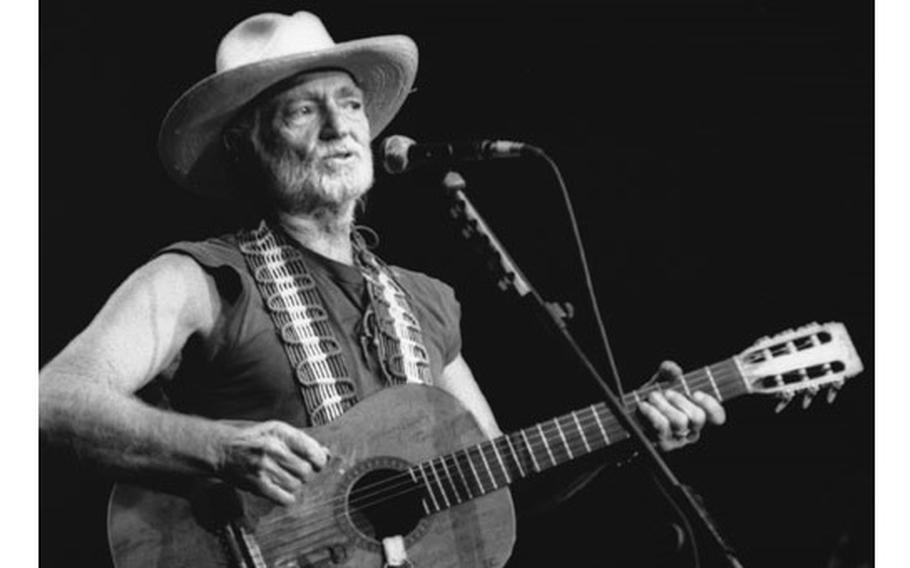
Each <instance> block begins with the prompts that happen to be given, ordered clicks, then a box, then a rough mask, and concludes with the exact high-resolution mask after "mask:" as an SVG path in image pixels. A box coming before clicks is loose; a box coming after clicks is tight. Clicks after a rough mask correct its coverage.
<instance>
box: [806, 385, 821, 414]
mask: <svg viewBox="0 0 910 568" xmlns="http://www.w3.org/2000/svg"><path fill="white" fill-rule="evenodd" d="M818 391H819V388H818V387H817V386H815V385H813V386H811V387H809V388H808V389H806V392H805V393H803V410H805V409H807V408H809V405H810V404H812V400H813V399H814V398H815V395H817V394H818Z"/></svg>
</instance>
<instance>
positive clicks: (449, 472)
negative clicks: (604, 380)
mask: <svg viewBox="0 0 910 568" xmlns="http://www.w3.org/2000/svg"><path fill="white" fill-rule="evenodd" d="M668 389H669V390H676V391H679V392H681V393H684V394H686V395H691V394H692V393H694V392H696V391H702V392H704V393H706V394H710V395H712V396H714V397H715V398H716V399H717V400H718V401H720V402H723V401H725V400H729V399H731V398H734V397H736V396H739V395H742V394H746V393H748V392H749V385H748V383H747V382H746V381H745V379H744V378H743V375H742V372H741V371H740V368H739V364H738V362H737V360H736V359H735V358H730V359H727V360H726V361H722V362H720V363H716V364H714V365H710V366H708V367H703V368H701V369H699V370H697V371H692V372H690V373H687V374H686V375H685V376H684V377H683V379H682V380H681V381H680V382H679V383H677V384H674V385H671V386H669V387H668V386H666V385H650V386H647V387H645V388H642V389H639V390H637V391H634V392H631V393H629V394H627V395H625V396H624V397H623V405H624V407H625V408H626V411H627V412H629V413H631V412H634V411H635V409H636V407H637V405H638V403H639V402H640V401H642V400H645V399H646V397H647V396H648V395H649V394H650V393H651V392H652V391H654V390H668ZM628 437H629V435H628V434H627V433H626V431H625V430H624V429H623V428H622V426H621V425H620V423H619V420H617V419H616V417H615V416H614V415H613V413H612V412H610V410H609V409H608V408H607V405H606V404H605V403H600V404H595V405H592V406H589V407H587V408H583V409H581V410H575V411H573V412H570V413H568V414H565V415H562V416H558V417H556V418H553V419H552V420H548V421H545V422H541V423H539V424H536V425H534V426H531V427H529V428H525V429H523V430H518V431H517V432H512V433H510V434H504V435H502V436H500V437H498V438H495V439H493V440H488V441H485V442H482V443H480V444H477V445H474V446H471V447H468V448H464V449H461V450H458V451H456V452H453V453H450V454H447V455H443V456H439V457H437V458H434V459H432V460H429V461H425V462H423V463H420V464H417V465H415V466H413V467H411V468H410V469H409V470H408V474H409V475H410V476H411V479H412V480H413V481H414V482H415V483H417V484H418V485H420V486H422V487H423V489H424V491H425V493H426V496H425V497H424V499H423V507H424V511H425V512H426V513H427V514H430V513H435V512H438V511H442V510H443V509H447V508H449V507H452V506H454V505H458V504H460V503H463V502H465V501H469V500H471V499H474V498H476V497H480V496H481V495H484V494H486V493H489V492H491V491H495V490H497V489H499V488H501V487H504V486H506V485H509V484H510V483H512V482H514V481H516V480H518V479H522V478H525V477H528V476H530V475H533V474H535V473H539V472H541V471H544V470H545V469H549V468H551V467H555V466H557V465H560V464H562V463H566V462H568V461H571V460H573V459H576V458H579V457H581V456H584V455H587V454H590V453H591V452H595V451H597V450H599V449H602V448H606V447H607V446H610V445H613V444H615V443H617V442H620V441H622V440H625V439H626V438H628Z"/></svg>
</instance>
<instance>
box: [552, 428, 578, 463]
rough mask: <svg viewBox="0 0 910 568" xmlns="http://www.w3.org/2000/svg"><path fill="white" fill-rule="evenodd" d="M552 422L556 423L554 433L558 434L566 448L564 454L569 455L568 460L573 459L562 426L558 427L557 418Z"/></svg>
mask: <svg viewBox="0 0 910 568" xmlns="http://www.w3.org/2000/svg"><path fill="white" fill-rule="evenodd" d="M554 422H556V431H557V432H559V437H560V438H562V443H563V445H564V446H565V447H566V453H567V454H569V459H570V460H571V459H574V458H575V456H573V455H572V448H570V447H569V442H568V440H566V434H565V432H563V431H562V426H560V425H559V418H556V419H555V420H554Z"/></svg>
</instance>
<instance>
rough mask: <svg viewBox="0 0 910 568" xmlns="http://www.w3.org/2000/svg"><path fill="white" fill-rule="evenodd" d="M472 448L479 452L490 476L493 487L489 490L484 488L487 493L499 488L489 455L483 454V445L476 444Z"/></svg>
mask: <svg viewBox="0 0 910 568" xmlns="http://www.w3.org/2000/svg"><path fill="white" fill-rule="evenodd" d="M471 449H472V450H474V451H476V452H477V453H478V454H480V459H481V461H482V462H483V466H484V468H485V470H486V472H487V476H488V477H489V478H490V483H491V484H492V487H491V488H490V489H489V490H488V489H486V488H484V490H483V492H484V493H487V492H488V491H493V490H494V489H498V487H497V485H496V478H494V477H493V472H492V471H490V464H489V463H487V456H485V455H483V446H482V445H478V446H474V447H473V448H471ZM471 461H475V460H474V459H472V460H471Z"/></svg>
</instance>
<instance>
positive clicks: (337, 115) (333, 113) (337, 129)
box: [319, 104, 347, 140]
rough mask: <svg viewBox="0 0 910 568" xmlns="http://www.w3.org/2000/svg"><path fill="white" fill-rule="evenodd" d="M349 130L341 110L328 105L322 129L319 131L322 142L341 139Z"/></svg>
mask: <svg viewBox="0 0 910 568" xmlns="http://www.w3.org/2000/svg"><path fill="white" fill-rule="evenodd" d="M346 128H347V126H346V123H345V120H344V117H343V116H342V115H341V109H340V108H338V107H337V106H336V105H333V104H329V105H326V107H325V111H324V113H323V118H322V128H321V129H320V131H319V138H321V139H322V140H334V139H337V138H341V136H342V135H343V134H344V133H345V129H346Z"/></svg>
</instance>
